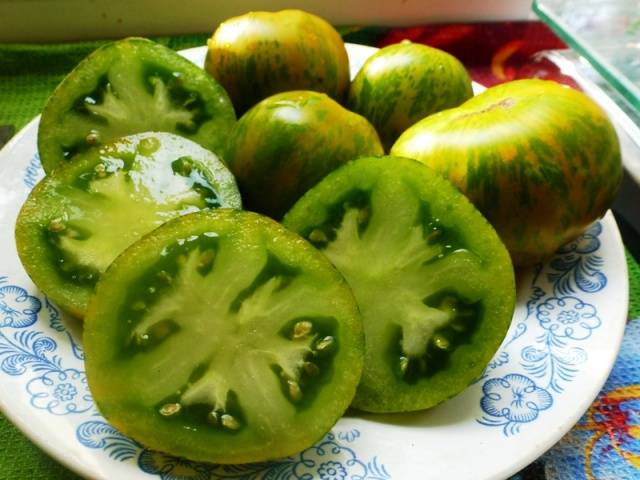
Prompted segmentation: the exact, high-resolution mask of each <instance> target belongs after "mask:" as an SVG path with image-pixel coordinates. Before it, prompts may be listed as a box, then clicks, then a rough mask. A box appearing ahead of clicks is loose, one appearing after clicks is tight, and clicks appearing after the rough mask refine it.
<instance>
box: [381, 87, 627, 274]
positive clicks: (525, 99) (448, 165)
mask: <svg viewBox="0 0 640 480" xmlns="http://www.w3.org/2000/svg"><path fill="white" fill-rule="evenodd" d="M391 153H392V154H393V155H398V156H405V157H410V158H414V159H416V160H419V161H421V162H423V163H425V164H426V165H428V166H429V167H431V168H433V169H434V170H436V171H438V172H440V173H441V174H442V175H443V176H444V177H445V178H448V179H449V180H451V181H452V182H453V183H454V184H456V185H457V186H458V188H460V190H462V191H463V192H464V193H465V194H466V195H467V196H468V197H469V199H470V200H471V201H472V202H473V203H474V204H475V205H476V207H478V209H479V210H480V211H481V212H482V213H484V215H485V216H486V217H487V219H488V220H489V221H490V222H491V223H492V224H493V226H494V227H495V229H496V230H497V231H498V234H499V235H500V237H501V238H502V240H503V242H504V243H505V244H506V246H507V248H508V249H509V252H510V253H511V257H512V259H513V262H514V264H516V265H520V266H524V265H531V264H534V263H536V262H539V261H540V260H544V259H545V258H547V257H549V256H550V255H551V254H553V253H554V252H555V251H556V250H557V249H558V248H559V247H560V246H562V245H563V244H565V243H567V242H569V241H571V240H573V239H574V238H575V237H577V236H578V235H580V233H581V232H582V231H583V230H584V229H585V228H586V227H587V226H588V225H589V224H590V223H591V222H593V221H594V220H596V219H597V218H598V217H600V216H601V215H603V214H604V213H605V212H606V210H607V208H609V206H610V205H611V202H612V201H613V199H614V197H615V195H616V193H617V191H618V187H619V185H620V179H621V175H622V163H621V158H620V146H619V143H618V138H617V136H616V132H615V130H614V128H613V126H612V124H611V122H610V121H609V119H608V118H607V116H606V114H605V113H604V112H603V111H602V110H601V109H600V107H598V105H596V104H595V103H594V102H593V101H592V100H591V99H589V98H588V97H587V96H586V95H584V94H583V93H581V92H579V91H577V90H574V89H572V88H569V87H566V86H562V85H560V84H558V83H555V82H550V81H543V80H518V81H514V82H509V83H505V84H502V85H498V86H496V87H493V88H490V89H488V90H486V91H485V92H484V93H482V94H480V95H477V96H476V97H473V98H472V99H471V100H469V101H467V102H465V103H464V104H462V105H461V106H460V107H458V108H454V109H450V110H446V111H444V112H440V113H437V114H435V115H432V116H430V117H427V118H425V119H424V120H421V121H420V122H418V123H416V124H415V125H414V126H413V127H411V128H409V129H408V130H407V131H406V132H404V133H403V134H402V135H401V136H400V138H399V139H398V141H397V142H396V143H395V144H394V145H393V147H392V148H391Z"/></svg>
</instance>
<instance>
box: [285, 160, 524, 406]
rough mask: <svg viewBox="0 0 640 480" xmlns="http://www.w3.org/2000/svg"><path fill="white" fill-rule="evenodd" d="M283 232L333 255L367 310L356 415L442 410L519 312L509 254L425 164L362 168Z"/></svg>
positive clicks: (311, 197) (302, 206) (329, 186)
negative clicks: (359, 411)
mask: <svg viewBox="0 0 640 480" xmlns="http://www.w3.org/2000/svg"><path fill="white" fill-rule="evenodd" d="M284 225H285V226H286V227H288V228H290V229H291V230H293V231H295V232H298V233H299V234H301V235H302V236H304V237H305V238H307V239H309V240H310V241H311V243H312V244H314V245H315V246H316V247H317V248H319V249H320V250H322V252H324V253H325V255H326V256H327V257H328V258H329V260H331V262H332V263H333V264H334V265H335V266H336V268H337V269H338V270H339V271H340V272H341V273H342V274H343V275H344V277H345V278H346V280H347V282H348V283H349V285H350V286H351V288H352V289H353V292H354V294H355V296H356V300H357V302H358V305H359V306H360V309H361V311H362V316H363V322H364V329H365V338H366V356H365V369H364V373H363V376H362V381H361V383H360V386H359V387H358V393H357V395H356V398H355V400H354V403H353V405H354V406H355V407H357V408H359V409H362V410H367V411H372V412H399V411H411V410H419V409H423V408H429V407H432V406H434V405H436V404H438V403H440V402H442V401H444V400H446V399H447V398H449V397H452V396H453V395H455V394H457V393H459V392H460V391H462V390H463V389H464V388H465V387H466V386H467V385H469V384H470V383H471V382H472V381H473V380H474V379H476V378H477V377H478V376H479V375H480V373H481V372H482V370H483V369H484V368H485V366H486V365H487V363H488V362H489V360H490V359H491V357H492V356H493V354H494V353H495V351H496V350H497V348H498V346H499V345H500V342H501V341H502V339H503V337H504V335H505V333H506V331H507V328H508V326H509V324H510V322H511V317H512V314H513V309H514V303H515V281H514V274H513V267H512V265H511V261H510V259H509V255H508V253H507V251H506V249H505V247H504V245H503V244H502V243H501V242H500V240H499V239H498V236H497V235H496V233H495V231H494V230H493V228H492V227H491V226H490V225H489V223H488V222H487V221H486V220H485V219H484V217H482V215H481V214H480V213H479V212H478V211H477V210H476V209H475V208H474V207H473V206H472V205H471V203H469V201H468V200H467V199H466V198H465V197H464V196H463V195H462V194H461V193H460V192H459V191H458V190H456V189H455V188H454V187H453V186H452V185H451V184H450V183H448V182H447V181H445V180H442V179H440V178H439V177H437V176H436V175H435V174H434V173H433V172H431V171H430V170H429V169H428V168H426V167H425V166H424V165H422V164H420V163H418V162H415V161H413V160H409V159H403V158H394V157H382V158H363V159H359V160H355V161H354V162H351V163H349V164H347V165H345V166H344V167H341V168H340V169H338V170H336V171H335V172H333V173H331V174H329V175H328V176H327V177H325V179H324V180H322V181H321V182H320V183H319V184H318V185H316V186H315V187H314V188H312V189H311V190H310V191H309V192H307V193H306V194H305V196H304V197H302V199H300V200H299V201H298V203H296V205H295V206H294V207H293V209H292V210H291V211H289V213H287V215H286V216H285V218H284Z"/></svg>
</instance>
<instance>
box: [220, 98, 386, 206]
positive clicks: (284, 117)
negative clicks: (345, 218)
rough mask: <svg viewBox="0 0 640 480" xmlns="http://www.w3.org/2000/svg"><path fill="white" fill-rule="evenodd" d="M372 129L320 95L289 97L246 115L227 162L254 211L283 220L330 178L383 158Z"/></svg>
mask: <svg viewBox="0 0 640 480" xmlns="http://www.w3.org/2000/svg"><path fill="white" fill-rule="evenodd" d="M382 153H383V152H382V146H381V145H380V140H379V139H378V135H377V134H376V131H375V129H374V128H373V127H372V126H371V124H370V123H369V122H368V121H367V120H366V119H365V118H363V117H361V116H360V115H357V114H355V113H353V112H350V111H348V110H346V109H345V108H343V107H342V106H340V105H339V104H338V103H337V102H335V101H333V100H332V99H330V98H329V97H328V96H327V95H325V94H322V93H317V92H309V91H296V92H285V93H280V94H277V95H273V96H271V97H269V98H266V99H265V100H263V101H262V102H260V103H258V104H257V105H255V106H254V107H253V108H252V109H251V110H249V111H248V112H247V113H245V114H244V115H243V116H242V118H240V120H239V121H238V123H237V124H236V126H235V128H234V129H233V131H232V133H231V137H230V139H229V143H228V148H227V152H226V155H225V160H226V161H227V164H228V165H229V168H230V169H231V171H232V172H233V174H234V175H235V176H236V179H237V180H238V185H239V187H240V192H241V193H242V198H243V202H244V205H245V207H246V208H247V209H249V210H254V211H256V212H260V213H264V214H266V215H269V216H271V217H273V218H275V219H279V218H281V217H282V215H284V213H285V212H286V211H287V210H288V209H289V208H290V207H291V206H292V205H293V204H294V202H295V201H296V200H297V199H298V198H300V196H301V195H302V194H303V193H304V192H306V191H307V190H308V189H309V188H311V187H312V186H313V185H315V184H316V183H317V182H318V181H319V180H320V179H321V178H322V177H324V176H325V175H326V174H327V173H329V172H330V171H332V170H333V169H335V168H336V167H338V166H340V165H342V164H343V163H346V162H348V161H349V160H353V159H354V158H357V157H360V156H364V155H381V154H382Z"/></svg>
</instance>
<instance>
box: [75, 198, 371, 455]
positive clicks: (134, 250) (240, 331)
mask: <svg viewBox="0 0 640 480" xmlns="http://www.w3.org/2000/svg"><path fill="white" fill-rule="evenodd" d="M84 327H85V328H84V346H85V352H86V368H87V377H88V381H89V386H90V387H91V392H92V393H93V396H94V398H95V400H96V402H97V404H98V407H99V409H100V411H101V412H102V413H103V414H104V416H105V417H106V418H107V419H108V420H109V421H110V422H111V423H112V424H113V425H114V426H115V427H116V428H118V429H119V430H121V431H122V432H123V433H125V434H127V435H130V436H131V437H133V438H134V439H136V440H138V441H139V442H141V443H142V444H143V445H145V446H147V447H150V448H153V449H156V450H161V451H164V452H167V453H169V454H172V455H178V456H182V457H186V458H189V459H192V460H198V461H208V462H216V463H246V462H255V461H263V460H268V459H275V458H279V457H283V456H286V455H290V454H293V453H295V452H297V451H300V450H302V449H305V448H307V447H309V446H310V445H311V444H313V442H315V441H317V440H318V439H319V438H320V437H322V435H324V434H325V433H326V432H327V431H328V430H330V429H331V427H332V426H333V425H334V423H335V422H336V421H337V420H338V418H339V417H340V416H341V415H342V414H343V413H344V411H345V410H346V408H347V407H348V405H349V403H350V402H351V400H352V398H353V395H354V394H355V390H356V386H357V384H358V380H359V378H360V374H361V370H362V362H363V353H364V338H363V332H362V322H361V318H360V315H359V312H358V308H357V306H356V303H355V300H354V298H353V294H352V292H351V290H350V289H349V287H348V286H347V284H346V283H345V281H344V279H343V278H342V276H341V275H340V274H339V273H338V272H337V271H336V270H335V268H333V266H331V264H330V263H329V261H328V260H327V259H326V257H324V256H323V255H322V254H321V253H320V252H318V251H317V250H316V249H314V248H313V247H312V246H311V245H309V244H308V243H307V242H305V241H304V240H303V239H301V238H300V237H298V236H297V235H295V234H294V233H292V232H289V231H288V230H286V229H284V228H283V227H282V226H281V225H279V224H277V223H276V222H274V221H273V220H270V219H268V218H266V217H262V216H260V215H258V214H255V213H250V212H244V211H237V210H228V209H219V210H210V211H203V212H198V213H194V214H191V215H186V216H184V217H181V218H179V219H176V220H173V221H171V222H169V223H167V224H166V225H164V226H162V227H160V228H159V229H157V230H155V231H154V232H153V233H151V234H149V235H147V236H146V237H144V238H143V239H141V240H140V241H139V242H137V243H135V244H134V245H132V246H131V247H130V248H129V249H127V250H126V251H125V252H124V253H123V254H122V255H121V256H120V257H118V259H116V261H115V262H114V263H113V265H112V266H111V267H110V268H109V270H108V271H107V272H106V273H105V274H104V276H103V277H102V279H101V280H100V282H99V283H98V286H97V292H96V295H95V297H94V299H93V301H92V302H91V305H90V307H89V312H88V314H87V317H86V320H85V325H84Z"/></svg>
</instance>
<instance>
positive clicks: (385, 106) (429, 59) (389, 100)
mask: <svg viewBox="0 0 640 480" xmlns="http://www.w3.org/2000/svg"><path fill="white" fill-rule="evenodd" d="M472 95H473V90H472V88H471V79H470V78H469V74H468V73H467V71H466V70H465V68H464V66H463V65H462V64H461V63H460V62H459V61H458V59H457V58H455V57H454V56H452V55H449V54H448V53H447V52H443V51H442V50H438V49H437V48H431V47H427V46H426V45H421V44H418V43H411V42H402V43H399V44H396V45H390V46H388V47H385V48H383V49H381V50H380V51H378V52H377V53H375V54H374V55H373V56H372V57H371V58H369V59H368V60H367V62H366V63H365V64H364V65H363V66H362V68H361V69H360V71H359V72H358V75H357V76H356V78H355V79H354V80H353V83H352V84H351V88H350V90H349V98H348V100H347V107H348V108H349V109H350V110H353V111H354V112H358V113H359V114H361V115H363V116H364V117H366V118H367V119H368V120H369V121H370V122H371V123H372V124H373V126H374V127H375V128H376V130H377V131H378V134H379V135H380V139H381V140H382V143H383V145H384V147H385V149H387V150H388V149H389V148H390V147H391V145H392V144H393V142H395V141H396V139H397V138H398V137H399V136H400V134H401V133H402V132H404V131H405V130H406V129H407V128H409V127H410V126H411V125H413V124H414V123H416V122H417V121H418V120H421V119H423V118H424V117H426V116H427V115H431V114H432V113H435V112H439V111H440V110H444V109H447V108H452V107H456V106H458V105H460V104H461V103H463V102H464V101H465V100H468V99H469V98H471V96H472Z"/></svg>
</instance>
